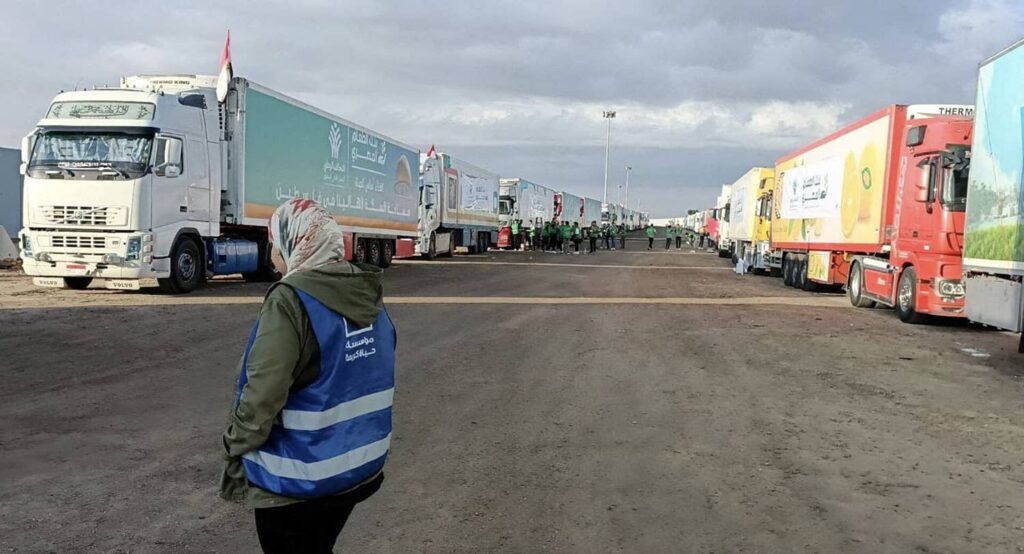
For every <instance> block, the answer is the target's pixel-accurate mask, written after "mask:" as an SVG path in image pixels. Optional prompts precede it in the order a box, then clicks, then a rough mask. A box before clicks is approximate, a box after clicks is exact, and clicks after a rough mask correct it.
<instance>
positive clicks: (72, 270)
mask: <svg viewBox="0 0 1024 554" xmlns="http://www.w3.org/2000/svg"><path fill="white" fill-rule="evenodd" d="M88 269H89V268H88V267H86V265H85V264H66V265H65V266H64V273H66V274H68V275H85V274H86V272H87V271H88Z"/></svg>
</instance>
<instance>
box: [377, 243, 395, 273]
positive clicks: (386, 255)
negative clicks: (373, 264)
mask: <svg viewBox="0 0 1024 554" xmlns="http://www.w3.org/2000/svg"><path fill="white" fill-rule="evenodd" d="M380 253H381V257H380V266H381V267H382V268H388V267H391V260H392V259H393V258H394V257H395V241H393V240H382V241H380Z"/></svg>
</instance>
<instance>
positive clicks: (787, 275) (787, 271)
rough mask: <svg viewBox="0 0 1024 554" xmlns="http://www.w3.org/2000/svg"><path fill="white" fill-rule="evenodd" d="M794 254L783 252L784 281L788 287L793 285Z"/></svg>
mask: <svg viewBox="0 0 1024 554" xmlns="http://www.w3.org/2000/svg"><path fill="white" fill-rule="evenodd" d="M793 265H794V264H793V256H790V255H789V254H783V256H782V282H783V284H785V285H786V286H787V287H792V286H793Z"/></svg>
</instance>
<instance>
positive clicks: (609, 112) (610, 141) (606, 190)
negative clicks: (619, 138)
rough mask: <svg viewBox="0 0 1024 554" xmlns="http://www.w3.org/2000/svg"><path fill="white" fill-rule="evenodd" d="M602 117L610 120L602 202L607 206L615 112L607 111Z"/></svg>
mask: <svg viewBox="0 0 1024 554" xmlns="http://www.w3.org/2000/svg"><path fill="white" fill-rule="evenodd" d="M601 117H603V118H605V119H607V120H608V134H607V135H605V139H604V198H603V199H602V200H601V201H602V202H604V203H605V204H607V203H608V155H609V153H610V152H611V148H612V120H613V119H615V112H614V111H606V112H604V113H602V114H601Z"/></svg>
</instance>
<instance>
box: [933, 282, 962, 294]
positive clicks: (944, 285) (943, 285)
mask: <svg viewBox="0 0 1024 554" xmlns="http://www.w3.org/2000/svg"><path fill="white" fill-rule="evenodd" d="M938 285H939V294H941V295H942V296H949V297H953V298H960V297H961V296H963V295H964V284H963V282H962V281H950V280H946V279H943V280H941V281H939V282H938Z"/></svg>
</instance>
